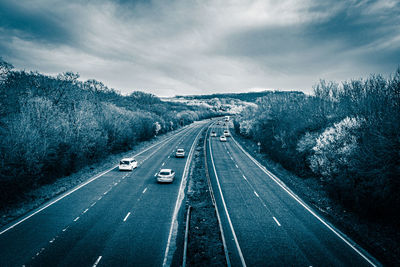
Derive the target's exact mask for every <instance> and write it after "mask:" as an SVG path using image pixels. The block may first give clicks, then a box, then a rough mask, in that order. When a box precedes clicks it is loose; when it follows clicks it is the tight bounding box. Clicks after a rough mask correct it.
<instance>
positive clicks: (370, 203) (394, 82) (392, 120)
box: [234, 68, 400, 222]
mask: <svg viewBox="0 0 400 267" xmlns="http://www.w3.org/2000/svg"><path fill="white" fill-rule="evenodd" d="M257 106H258V107H257V108H256V109H255V110H253V111H252V112H248V113H246V112H244V113H243V114H241V116H240V117H237V118H236V120H235V122H234V127H235V130H236V132H238V133H240V134H242V135H243V136H246V137H250V138H252V139H254V140H255V141H257V142H258V141H259V142H261V144H262V151H263V152H264V153H266V154H268V155H269V156H270V157H271V158H272V159H273V160H275V161H278V162H280V163H281V164H282V165H283V166H284V167H285V168H287V169H289V170H291V171H294V172H296V173H297V174H298V175H300V176H306V177H317V178H319V179H320V180H321V181H322V183H323V185H324V188H325V189H326V190H327V191H329V192H330V193H331V196H332V197H333V198H334V199H336V200H338V201H340V202H342V203H343V204H344V205H345V206H346V207H348V208H351V209H353V210H355V211H357V212H358V213H359V214H362V215H365V216H370V217H379V216H381V217H382V216H384V217H386V218H392V219H393V221H394V222H395V221H396V220H397V219H396V218H397V217H398V215H397V213H398V212H397V210H398V209H399V208H400V195H399V194H398V193H397V192H398V191H399V190H400V179H399V177H400V152H399V151H400V68H399V69H398V70H397V71H396V72H395V73H394V74H393V75H392V76H391V77H389V78H388V79H385V78H384V77H383V76H381V75H372V76H371V77H369V78H368V79H366V80H362V79H360V80H352V81H349V82H343V83H341V84H339V83H335V82H326V81H324V80H321V81H320V82H319V83H318V84H317V85H315V86H314V96H306V95H304V94H301V93H296V92H286V93H285V92H279V93H278V92H276V93H275V94H273V93H271V94H270V95H269V96H266V97H263V98H260V99H259V100H258V101H257ZM249 121H251V122H252V123H251V124H250V123H249Z"/></svg>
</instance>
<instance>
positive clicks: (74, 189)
mask: <svg viewBox="0 0 400 267" xmlns="http://www.w3.org/2000/svg"><path fill="white" fill-rule="evenodd" d="M189 126H190V125H187V126H185V127H183V128H182V129H181V130H180V131H179V132H177V133H176V134H174V135H172V136H170V137H168V138H166V139H165V140H162V141H160V142H157V143H155V144H153V145H151V146H149V147H148V148H146V149H145V150H142V151H141V152H139V153H137V154H136V155H134V157H137V156H139V155H141V154H143V153H144V152H146V151H148V150H150V149H152V148H153V147H155V146H157V145H160V144H162V145H165V144H166V143H168V142H169V141H171V140H172V139H173V138H174V137H175V136H177V135H179V134H181V133H182V132H183V131H184V130H185V129H186V128H189ZM160 147H161V146H160ZM117 167H118V165H115V166H113V167H111V168H110V169H108V170H105V171H104V172H101V173H99V174H98V175H96V176H94V177H92V178H90V179H89V180H87V181H86V182H84V183H82V184H80V185H78V186H76V187H75V188H73V189H71V190H70V191H67V192H66V193H64V194H62V195H61V196H59V197H58V198H56V199H54V200H52V201H50V202H49V203H47V204H44V206H43V207H39V208H38V210H36V211H34V212H32V213H31V214H29V215H27V216H26V217H23V218H22V219H20V220H18V221H17V222H15V223H13V224H12V225H10V226H9V227H7V228H6V229H4V230H3V231H1V232H0V235H2V234H4V233H5V232H7V231H8V230H10V229H12V228H14V227H15V226H17V225H19V224H21V223H22V222H24V221H26V220H28V219H29V218H31V217H32V216H34V215H36V214H38V213H39V212H41V211H42V210H44V209H47V208H48V207H50V206H52V205H53V204H55V203H57V202H58V201H60V200H61V199H63V198H65V197H67V196H69V195H70V194H72V193H74V192H75V191H76V190H79V189H80V188H82V187H84V186H85V185H87V184H89V183H91V182H93V181H95V180H97V179H98V178H100V177H102V176H103V175H105V174H107V173H109V172H110V171H112V170H114V169H115V168H117Z"/></svg>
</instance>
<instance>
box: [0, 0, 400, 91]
mask: <svg viewBox="0 0 400 267" xmlns="http://www.w3.org/2000/svg"><path fill="white" fill-rule="evenodd" d="M0 56H1V57H2V58H3V59H4V60H6V61H8V62H9V63H11V64H13V65H14V66H15V67H16V68H18V69H26V70H37V71H39V72H42V73H46V74H56V73H61V72H65V71H73V72H78V73H79V74H80V75H81V79H82V80H87V79H96V80H99V81H102V82H104V83H105V84H106V85H107V86H109V87H113V88H115V89H117V90H120V91H121V92H122V93H129V92H131V91H134V90H142V91H146V92H150V93H153V94H156V95H158V96H173V95H177V94H178V95H188V94H209V93H216V92H246V91H255V90H261V89H278V90H302V91H305V92H311V90H312V86H313V85H314V84H316V83H317V82H318V81H319V79H326V80H335V81H342V80H348V79H352V78H360V77H366V76H368V75H369V74H371V73H380V74H385V75H389V74H390V73H393V72H394V71H395V70H396V68H397V67H398V66H399V64H400V1H399V0H381V1H368V0H366V1H364V0H360V1H356V0H353V1H351V0H347V1H331V0H323V1H321V0H279V1H276V0H259V1H258V0H255V1H219V0H209V1H208V0H197V1H195V0H193V1H192V0H170V1H168V0H155V1H144V0H139V1H129V0H119V1H111V0H93V1H91V0H69V1H56V0H42V1H39V0H36V1H32V0H18V1H16V0H9V1H8V0H0Z"/></svg>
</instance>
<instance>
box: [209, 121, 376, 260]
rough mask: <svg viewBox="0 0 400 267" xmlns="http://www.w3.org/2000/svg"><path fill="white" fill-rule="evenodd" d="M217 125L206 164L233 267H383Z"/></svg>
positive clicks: (222, 127) (214, 128)
mask: <svg viewBox="0 0 400 267" xmlns="http://www.w3.org/2000/svg"><path fill="white" fill-rule="evenodd" d="M226 128H227V126H224V125H213V126H212V127H211V128H210V131H211V130H213V131H215V132H216V133H217V137H210V135H208V136H209V137H208V144H207V146H206V147H207V153H206V154H207V164H208V169H209V173H210V177H211V184H212V189H213V192H214V194H215V198H216V206H217V208H218V210H219V214H220V217H221V225H222V228H223V232H224V235H225V240H226V247H227V251H228V252H229V261H230V263H231V265H232V266H379V265H380V264H379V263H378V262H377V261H376V260H374V259H373V258H372V257H371V256H370V255H368V253H367V252H365V251H364V250H363V249H362V248H360V247H359V246H357V245H356V244H355V243H354V242H352V241H351V240H350V239H348V238H346V237H345V236H344V235H343V234H342V233H341V232H340V231H338V230H337V229H336V228H335V227H333V226H332V225H330V224H329V223H328V222H326V221H325V220H324V219H323V218H322V217H321V216H320V215H318V214H317V213H316V212H315V211H313V210H312V209H311V208H310V207H309V206H307V204H305V203H304V202H303V201H302V200H301V199H300V198H298V197H297V196H296V195H295V194H294V193H293V192H292V191H290V189H288V188H286V187H285V185H284V184H283V183H282V182H281V181H280V180H279V179H278V178H277V177H276V176H274V175H273V174H272V173H270V172H269V171H268V170H266V169H265V168H264V167H263V166H261V165H260V164H259V163H258V162H257V161H256V160H254V159H253V158H252V157H251V156H250V155H249V154H248V153H247V152H245V151H244V150H243V148H241V146H240V145H239V144H238V143H237V142H236V141H235V140H234V139H233V137H228V138H227V142H221V141H220V140H219V136H221V135H222V134H223V130H224V129H226Z"/></svg>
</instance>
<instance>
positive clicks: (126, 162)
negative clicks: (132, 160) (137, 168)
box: [119, 160, 129, 165]
mask: <svg viewBox="0 0 400 267" xmlns="http://www.w3.org/2000/svg"><path fill="white" fill-rule="evenodd" d="M119 164H121V165H124V164H125V165H129V161H127V160H121V161H120V162H119Z"/></svg>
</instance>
